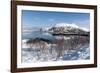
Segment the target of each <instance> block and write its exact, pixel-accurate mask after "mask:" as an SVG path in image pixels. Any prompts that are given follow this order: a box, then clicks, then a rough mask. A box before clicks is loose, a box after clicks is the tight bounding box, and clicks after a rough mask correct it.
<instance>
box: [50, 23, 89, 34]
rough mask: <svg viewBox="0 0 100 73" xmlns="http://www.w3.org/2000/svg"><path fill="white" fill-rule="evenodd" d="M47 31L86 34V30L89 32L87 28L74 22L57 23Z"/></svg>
mask: <svg viewBox="0 0 100 73" xmlns="http://www.w3.org/2000/svg"><path fill="white" fill-rule="evenodd" d="M49 32H55V33H77V34H78V33H82V34H86V33H87V32H89V29H87V28H84V27H79V26H78V25H76V24H68V23H59V24H56V25H55V26H53V27H52V28H51V29H49Z"/></svg>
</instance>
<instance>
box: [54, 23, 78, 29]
mask: <svg viewBox="0 0 100 73" xmlns="http://www.w3.org/2000/svg"><path fill="white" fill-rule="evenodd" d="M67 26H69V27H74V28H78V26H77V25H76V24H73V23H72V24H69V23H58V24H56V25H55V27H67Z"/></svg>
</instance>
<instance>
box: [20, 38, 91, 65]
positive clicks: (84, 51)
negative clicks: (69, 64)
mask: <svg viewBox="0 0 100 73" xmlns="http://www.w3.org/2000/svg"><path fill="white" fill-rule="evenodd" d="M25 41H26V40H23V46H22V49H21V51H22V56H21V57H22V62H25V63H33V62H45V61H46V62H47V61H59V60H62V61H67V60H86V59H89V58H90V48H89V44H86V45H84V46H82V47H81V48H79V49H77V50H70V51H68V52H66V51H64V55H63V56H62V57H60V58H57V53H56V51H55V50H54V51H53V53H52V54H51V53H50V50H51V49H50V48H49V47H50V45H48V46H47V47H48V49H49V50H45V52H44V53H41V52H40V51H39V50H38V49H32V50H31V51H30V50H28V48H29V46H27V45H26V44H25V43H24V42H25ZM33 48H35V46H34V47H33Z"/></svg>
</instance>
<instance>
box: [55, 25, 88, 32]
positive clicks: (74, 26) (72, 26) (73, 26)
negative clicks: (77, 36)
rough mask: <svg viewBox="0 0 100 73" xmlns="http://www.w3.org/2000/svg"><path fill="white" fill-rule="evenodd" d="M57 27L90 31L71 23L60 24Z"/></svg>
mask: <svg viewBox="0 0 100 73" xmlns="http://www.w3.org/2000/svg"><path fill="white" fill-rule="evenodd" d="M55 27H71V28H78V29H81V30H83V31H86V32H89V29H87V28H85V27H80V26H78V25H77V24H75V23H72V24H69V23H58V24H56V25H55Z"/></svg>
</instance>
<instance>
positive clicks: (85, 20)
mask: <svg viewBox="0 0 100 73" xmlns="http://www.w3.org/2000/svg"><path fill="white" fill-rule="evenodd" d="M89 20H90V14H89V13H75V12H51V11H34V10H22V25H23V26H34V27H51V26H54V25H55V24H58V23H69V24H72V23H74V24H77V25H78V26H81V27H85V28H88V29H89V24H90V21H89Z"/></svg>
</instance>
